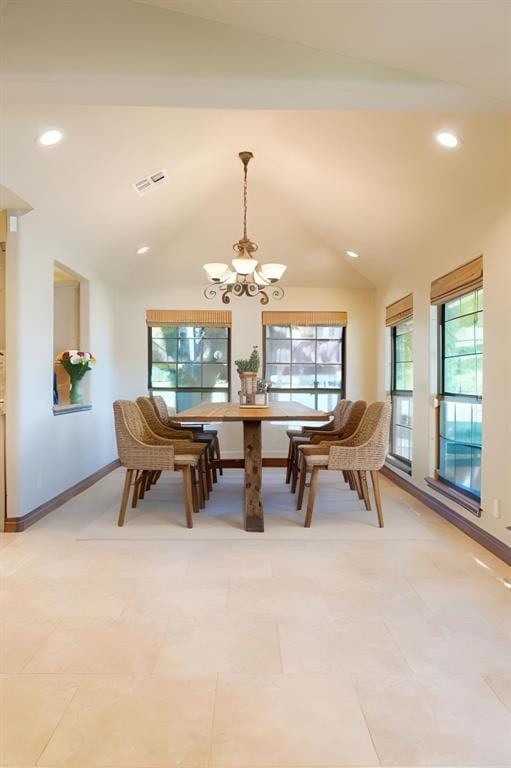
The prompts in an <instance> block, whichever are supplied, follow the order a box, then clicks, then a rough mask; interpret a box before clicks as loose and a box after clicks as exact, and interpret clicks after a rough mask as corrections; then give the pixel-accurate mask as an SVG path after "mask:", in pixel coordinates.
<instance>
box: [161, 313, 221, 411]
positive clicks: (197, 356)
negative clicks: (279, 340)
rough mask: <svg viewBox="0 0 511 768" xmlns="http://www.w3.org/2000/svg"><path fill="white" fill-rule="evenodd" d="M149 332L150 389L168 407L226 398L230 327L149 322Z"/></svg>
mask: <svg viewBox="0 0 511 768" xmlns="http://www.w3.org/2000/svg"><path fill="white" fill-rule="evenodd" d="M148 334H149V345H148V346H149V390H150V391H151V392H157V393H158V394H159V395H163V397H164V398H165V400H166V402H167V405H168V406H169V407H170V408H173V409H175V410H176V411H183V410H185V409H186V408H191V407H192V406H194V405H197V404H198V403H201V402H205V401H206V402H215V403H224V402H227V401H228V400H229V390H230V377H229V372H230V328H229V327H226V326H199V325H163V324H162V325H152V324H151V325H149V328H148Z"/></svg>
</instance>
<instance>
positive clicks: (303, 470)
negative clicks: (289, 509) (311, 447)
mask: <svg viewBox="0 0 511 768" xmlns="http://www.w3.org/2000/svg"><path fill="white" fill-rule="evenodd" d="M306 483H307V462H306V461H305V456H303V455H302V456H301V459H300V484H299V486H298V498H297V499H296V509H301V508H302V504H303V497H304V494H305V485H306Z"/></svg>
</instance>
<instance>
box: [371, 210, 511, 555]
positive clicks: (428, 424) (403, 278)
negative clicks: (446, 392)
mask: <svg viewBox="0 0 511 768" xmlns="http://www.w3.org/2000/svg"><path fill="white" fill-rule="evenodd" d="M480 254H483V256H484V361H483V366H484V368H483V390H484V394H483V457H482V489H481V499H482V507H483V512H482V516H481V518H480V519H478V518H476V517H475V516H474V515H472V514H471V513H470V512H467V511H466V510H465V509H464V508H462V507H459V506H457V505H455V504H453V503H452V502H450V501H449V502H448V503H449V506H452V507H453V508H455V509H456V511H458V512H459V513H460V514H462V515H464V516H465V517H467V518H468V519H470V520H471V522H473V523H475V524H476V525H479V526H480V527H481V528H483V529H484V530H486V531H489V532H490V533H492V534H493V535H494V536H496V537H497V538H499V539H500V540H502V541H507V542H508V543H509V542H511V538H510V532H509V531H507V530H506V526H509V525H511V478H510V473H511V397H510V393H511V309H510V306H511V212H510V210H509V208H508V207H504V206H503V205H502V199H501V200H500V201H497V202H495V201H491V200H489V201H488V204H487V207H485V208H481V209H480V210H479V212H478V214H477V215H476V216H471V217H470V218H466V219H463V220H462V221H458V222H456V223H453V226H452V228H451V229H450V231H449V232H446V233H444V234H443V236H442V237H436V238H434V239H433V238H431V241H430V242H427V238H425V246H424V250H423V252H422V253H412V254H410V267H409V268H408V269H406V270H402V271H401V272H400V273H399V274H397V275H395V276H394V277H393V278H392V279H391V280H389V281H388V283H387V285H385V286H384V287H382V288H380V289H379V290H378V292H377V322H378V376H379V379H378V394H379V395H380V396H383V394H384V393H385V388H386V381H385V371H386V365H387V363H388V360H387V359H386V358H387V356H388V349H387V347H388V345H387V344H386V334H385V320H384V318H385V306H386V305H387V304H390V303H391V302H392V301H395V300H397V299H399V298H401V297H402V296H405V295H406V294H408V293H413V313H414V317H413V351H414V397H413V407H414V424H413V464H412V482H413V483H415V484H416V485H417V486H419V487H421V488H423V489H427V490H428V492H429V493H433V495H435V494H434V492H432V491H431V489H428V488H427V486H426V485H425V483H424V477H426V476H427V475H429V476H432V475H433V471H434V468H435V466H434V464H435V462H434V459H435V424H434V402H433V400H434V395H435V394H436V370H437V369H436V365H437V363H436V354H435V344H434V337H435V323H434V310H432V309H431V307H430V301H429V289H430V284H431V281H432V280H433V279H435V278H437V277H440V276H441V275H444V274H445V273H446V272H448V271H449V270H451V269H454V268H455V267H457V266H459V265H461V264H464V263H466V262H467V261H470V260H471V259H472V258H475V257H476V256H479V255H480ZM438 498H439V499H443V501H446V500H445V497H441V496H438ZM495 500H496V502H497V503H498V505H499V509H500V517H498V518H497V517H495V516H494V515H493V510H494V503H495Z"/></svg>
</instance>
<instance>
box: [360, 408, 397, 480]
mask: <svg viewBox="0 0 511 768" xmlns="http://www.w3.org/2000/svg"><path fill="white" fill-rule="evenodd" d="M391 413H392V403H391V401H390V399H389V400H386V401H385V402H381V401H377V402H375V403H371V404H370V405H369V406H368V407H367V410H366V412H365V414H364V416H363V417H362V420H361V422H360V426H359V428H358V430H357V431H356V433H355V434H354V435H353V437H352V441H353V442H351V441H350V444H351V445H352V446H354V447H356V446H362V445H363V446H364V447H366V448H370V449H371V453H372V456H373V458H375V459H376V461H377V462H379V461H380V460H381V465H382V466H383V462H384V461H385V456H386V455H387V449H388V443H389V431H390V416H391Z"/></svg>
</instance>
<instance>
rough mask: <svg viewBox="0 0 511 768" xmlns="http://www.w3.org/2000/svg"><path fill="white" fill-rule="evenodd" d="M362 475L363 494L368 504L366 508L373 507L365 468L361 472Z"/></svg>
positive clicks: (365, 502)
mask: <svg viewBox="0 0 511 768" xmlns="http://www.w3.org/2000/svg"><path fill="white" fill-rule="evenodd" d="M358 474H359V477H360V484H361V486H362V495H363V497H364V504H365V505H366V509H367V510H370V509H371V501H370V499H369V488H368V487H367V476H366V473H365V470H361V471H360V472H359V473H358Z"/></svg>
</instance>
